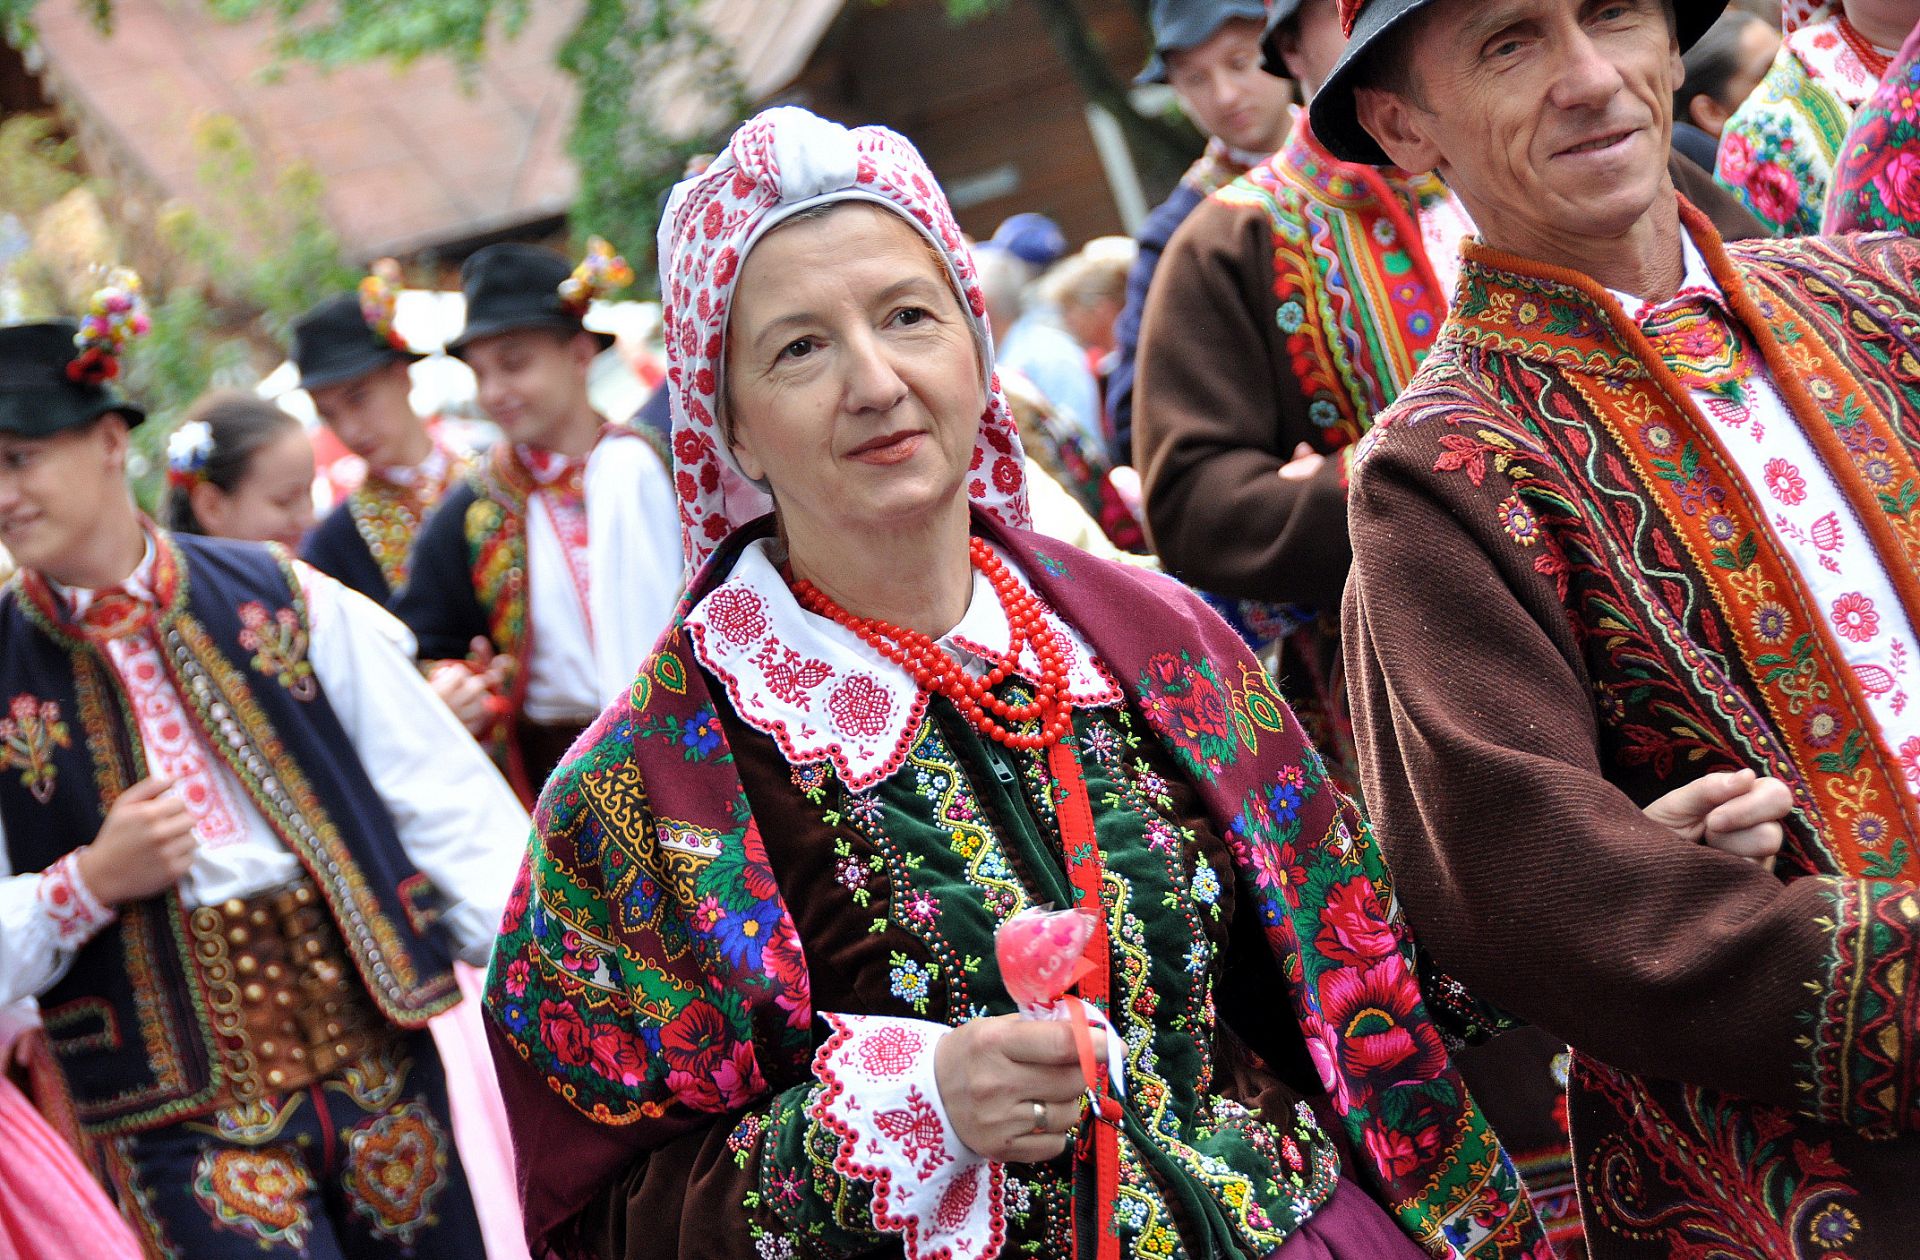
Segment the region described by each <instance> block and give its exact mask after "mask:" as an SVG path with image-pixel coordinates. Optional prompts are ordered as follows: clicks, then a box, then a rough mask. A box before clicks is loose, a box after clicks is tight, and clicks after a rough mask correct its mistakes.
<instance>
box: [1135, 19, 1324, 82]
mask: <svg viewBox="0 0 1920 1260" xmlns="http://www.w3.org/2000/svg"><path fill="white" fill-rule="evenodd" d="M1289 5H1291V6H1292V7H1293V8H1296V9H1297V8H1299V7H1300V0H1280V7H1282V8H1286V7H1288V6H1289ZM1150 17H1151V19H1152V24H1153V55H1152V56H1151V57H1148V58H1147V65H1146V68H1145V69H1143V70H1142V71H1140V73H1139V74H1137V75H1135V76H1134V77H1133V81H1134V83H1135V84H1136V85H1140V84H1147V83H1165V82H1166V81H1167V59H1166V54H1167V53H1170V52H1185V51H1186V50H1187V49H1189V48H1198V47H1199V46H1200V45H1202V44H1204V43H1206V42H1207V41H1208V40H1210V39H1212V38H1213V33H1214V32H1215V31H1217V30H1219V29H1220V28H1221V27H1223V26H1225V25H1226V24H1227V23H1228V22H1231V21H1232V20H1233V19H1235V18H1248V19H1251V20H1252V21H1255V22H1264V21H1266V20H1267V6H1266V5H1265V4H1263V3H1261V0H1153V9H1152V11H1151V13H1150Z"/></svg>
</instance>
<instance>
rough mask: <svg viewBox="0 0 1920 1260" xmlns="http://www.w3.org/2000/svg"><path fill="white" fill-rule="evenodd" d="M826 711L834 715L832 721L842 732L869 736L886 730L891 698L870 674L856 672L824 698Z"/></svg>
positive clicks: (869, 737) (890, 711)
mask: <svg viewBox="0 0 1920 1260" xmlns="http://www.w3.org/2000/svg"><path fill="white" fill-rule="evenodd" d="M827 712H829V713H831V714H833V723H834V725H835V726H836V727H838V728H839V729H840V730H841V731H844V732H845V733H846V734H848V735H851V736H854V737H855V738H868V739H871V738H872V737H873V736H875V735H878V734H880V733H882V732H883V731H885V730H886V729H887V719H888V718H889V717H890V716H892V714H893V700H892V698H891V697H890V696H888V695H887V689H886V688H885V687H882V686H881V685H880V683H879V682H878V681H877V680H876V679H875V678H874V677H873V675H871V674H855V675H854V676H853V677H851V678H849V679H847V680H846V681H845V682H843V683H841V684H840V685H839V686H838V687H835V688H834V689H833V695H831V696H830V697H828V699H827Z"/></svg>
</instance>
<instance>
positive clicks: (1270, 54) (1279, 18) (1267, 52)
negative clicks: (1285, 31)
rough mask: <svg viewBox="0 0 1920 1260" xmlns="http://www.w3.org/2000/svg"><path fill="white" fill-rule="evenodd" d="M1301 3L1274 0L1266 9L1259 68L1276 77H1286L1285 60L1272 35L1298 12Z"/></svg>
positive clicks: (1276, 33)
mask: <svg viewBox="0 0 1920 1260" xmlns="http://www.w3.org/2000/svg"><path fill="white" fill-rule="evenodd" d="M1301 3H1302V0H1274V5H1273V7H1272V8H1270V9H1268V10H1267V29H1266V30H1265V31H1264V32H1263V33H1262V34H1261V36H1260V68H1261V69H1263V70H1265V71H1266V72H1267V73H1268V74H1271V75H1274V76H1276V77H1277V78H1282V79H1284V78H1286V77H1287V62H1286V58H1284V57H1282V56H1281V55H1280V45H1279V44H1278V43H1276V42H1275V41H1274V38H1273V37H1274V36H1275V35H1278V34H1279V33H1280V28H1281V27H1283V26H1285V25H1286V24H1287V23H1288V22H1291V21H1292V20H1293V16H1294V14H1296V13H1298V12H1300V5H1301Z"/></svg>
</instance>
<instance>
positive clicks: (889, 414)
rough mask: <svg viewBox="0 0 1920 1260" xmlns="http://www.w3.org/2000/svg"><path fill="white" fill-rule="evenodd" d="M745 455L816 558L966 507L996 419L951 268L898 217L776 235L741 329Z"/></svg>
mask: <svg viewBox="0 0 1920 1260" xmlns="http://www.w3.org/2000/svg"><path fill="white" fill-rule="evenodd" d="M726 373H727V380H726V391H725V394H726V407H727V415H728V419H729V424H730V438H729V441H730V443H731V445H732V448H733V451H734V453H735V455H736V456H737V457H738V459H739V460H740V465H741V467H742V468H743V469H744V470H745V471H746V473H747V475H748V476H750V477H753V478H755V479H758V480H763V481H765V482H767V483H768V484H770V485H771V486H772V487H773V497H774V500H775V502H776V504H777V505H778V507H779V510H780V519H781V525H782V527H783V529H784V530H785V531H786V535H787V539H788V541H789V543H790V545H791V546H792V547H793V548H794V550H795V551H796V552H798V553H800V554H802V555H811V554H818V552H819V550H821V549H844V548H845V547H847V546H849V545H863V544H868V543H870V542H872V541H874V540H876V539H877V537H878V536H879V535H876V533H875V531H889V532H897V531H899V530H901V529H904V528H911V527H913V526H914V525H916V524H920V523H923V522H925V521H927V520H928V519H930V518H932V517H933V516H935V515H936V514H937V513H939V512H941V511H943V510H953V509H954V507H955V505H956V504H960V503H962V499H961V495H962V492H963V491H962V487H963V485H964V483H965V480H966V476H967V471H968V467H969V465H970V464H971V461H972V458H973V449H974V439H975V436H976V434H977V432H978V429H979V425H980V418H981V414H982V413H983V412H984V411H985V410H986V402H987V400H986V391H985V389H984V387H983V386H982V384H981V371H980V360H979V356H978V353H977V351H976V350H975V348H974V341H973V334H972V330H971V327H970V325H969V323H968V321H967V318H966V314H965V312H964V310H963V308H962V307H961V305H960V302H959V300H958V299H957V298H956V297H955V295H954V292H953V289H952V287H951V286H950V285H949V283H948V280H947V273H946V268H945V267H944V265H943V264H941V263H940V262H939V261H938V260H937V259H936V258H935V257H934V255H933V253H932V251H931V249H930V247H929V246H928V245H927V244H926V241H925V238H923V237H922V236H921V235H920V234H919V233H918V232H917V231H915V230H914V229H913V228H912V227H910V226H909V225H908V224H907V223H906V221H905V220H903V219H901V218H900V217H899V216H898V215H896V214H894V213H892V212H891V211H888V210H884V209H881V208H879V207H877V206H870V205H862V204H859V203H853V204H849V205H846V206H843V207H841V208H838V209H835V210H833V211H831V212H829V213H828V214H826V215H824V216H822V217H820V218H817V219H805V220H801V221H799V222H795V223H792V224H789V225H786V226H784V227H780V228H777V229H775V230H774V231H773V232H771V233H769V234H768V235H767V236H766V238H765V239H763V240H762V241H761V242H760V243H759V244H758V245H757V246H755V247H754V250H753V252H752V253H750V254H749V255H748V256H747V260H746V263H745V265H744V266H743V267H742V268H741V272H740V280H739V284H738V287H737V288H736V289H735V291H734V300H733V310H732V312H731V315H730V318H729V323H728V325H727V349H726Z"/></svg>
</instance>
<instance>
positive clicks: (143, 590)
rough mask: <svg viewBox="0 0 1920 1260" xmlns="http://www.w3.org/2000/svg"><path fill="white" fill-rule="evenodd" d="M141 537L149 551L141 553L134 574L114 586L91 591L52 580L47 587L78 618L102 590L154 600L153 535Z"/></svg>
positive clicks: (128, 575)
mask: <svg viewBox="0 0 1920 1260" xmlns="http://www.w3.org/2000/svg"><path fill="white" fill-rule="evenodd" d="M141 536H142V537H143V538H145V540H146V544H147V549H146V551H145V552H143V553H141V556H140V563H139V564H136V565H134V566H133V572H132V573H129V574H127V576H126V577H125V578H123V579H121V580H120V581H119V582H116V583H114V585H113V586H110V587H102V588H100V590H90V589H88V588H87V587H84V586H62V585H60V584H59V583H58V582H55V581H54V580H53V579H51V578H49V579H47V585H48V586H50V587H52V588H53V592H54V594H56V595H58V596H60V597H61V598H62V599H64V600H66V601H67V608H68V609H69V610H70V612H71V613H72V615H73V616H74V617H76V618H77V617H79V616H80V614H82V613H84V612H86V611H87V609H88V607H89V606H91V605H92V603H93V601H94V600H96V599H98V598H99V597H100V592H101V591H102V590H122V591H125V592H126V593H127V594H129V595H131V596H133V597H134V598H135V599H145V600H151V599H152V598H153V563H154V550H153V535H152V534H151V533H148V532H147V531H145V530H142V531H141Z"/></svg>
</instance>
